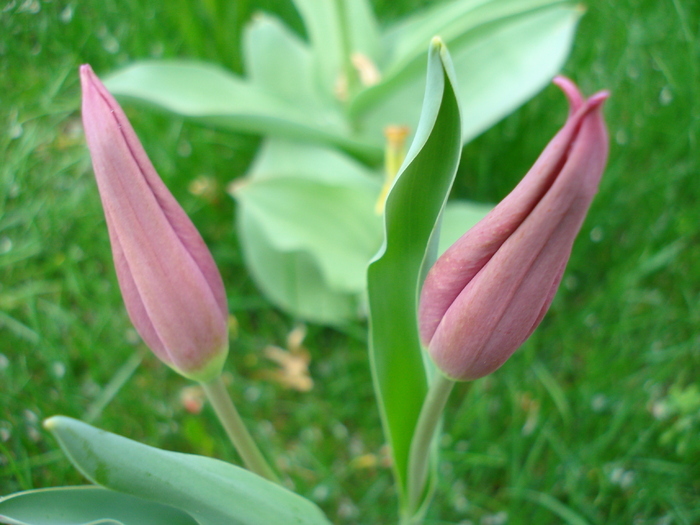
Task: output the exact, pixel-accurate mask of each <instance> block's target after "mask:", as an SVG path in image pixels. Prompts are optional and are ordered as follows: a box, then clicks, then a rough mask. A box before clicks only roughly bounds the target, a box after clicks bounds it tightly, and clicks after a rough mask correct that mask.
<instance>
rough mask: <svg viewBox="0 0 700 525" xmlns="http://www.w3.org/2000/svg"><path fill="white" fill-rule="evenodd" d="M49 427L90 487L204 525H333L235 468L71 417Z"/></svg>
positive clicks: (294, 497) (308, 506) (301, 503)
mask: <svg viewBox="0 0 700 525" xmlns="http://www.w3.org/2000/svg"><path fill="white" fill-rule="evenodd" d="M44 425H45V427H46V428H47V429H48V430H50V431H51V432H52V433H53V434H54V436H55V437H56V439H58V442H59V444H60V445H61V448H62V449H63V451H64V453H65V454H66V456H68V459H70V460H71V462H72V463H73V464H74V465H75V466H76V467H77V468H78V469H79V470H80V471H81V472H82V473H83V475H84V476H86V477H87V478H88V479H89V480H90V481H92V482H94V483H97V484H99V485H102V486H104V487H107V488H109V489H111V490H115V491H117V492H122V493H124V494H129V495H132V496H137V497H139V498H143V499H145V500H149V501H153V502H156V503H161V504H164V505H170V506H172V507H175V508H177V509H180V510H183V511H185V512H187V513H189V514H190V515H191V516H192V517H193V518H194V519H196V520H197V523H199V524H200V525H222V524H224V523H225V524H227V525H269V524H270V523H295V524H299V525H302V524H304V525H329V522H328V520H327V519H326V518H325V517H324V516H323V514H322V512H321V510H320V509H319V508H318V507H317V506H316V505H314V504H313V503H312V502H310V501H308V500H306V499H304V498H302V497H301V496H299V495H297V494H294V493H293V492H290V491H288V490H287V489H285V488H283V487H281V486H279V485H276V484H274V483H271V482H269V481H267V480H265V479H263V478H261V477H260V476H257V475H256V474H253V473H252V472H249V471H247V470H244V469H242V468H239V467H236V466H234V465H231V464H229V463H225V462H223V461H219V460H216V459H211V458H207V457H203V456H195V455H191V454H181V453H177V452H168V451H165V450H160V449H157V448H153V447H149V446H146V445H142V444H141V443H137V442H135V441H131V440H129V439H126V438H124V437H121V436H118V435H116V434H112V433H110V432H105V431H103V430H99V429H97V428H95V427H92V426H90V425H88V424H86V423H83V422H81V421H78V420H76V419H72V418H68V417H63V416H54V417H52V418H50V419H48V420H46V422H45V423H44Z"/></svg>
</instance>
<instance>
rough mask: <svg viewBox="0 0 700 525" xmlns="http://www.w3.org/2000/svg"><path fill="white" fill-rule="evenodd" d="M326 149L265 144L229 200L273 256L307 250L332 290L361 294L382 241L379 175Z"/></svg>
mask: <svg viewBox="0 0 700 525" xmlns="http://www.w3.org/2000/svg"><path fill="white" fill-rule="evenodd" d="M369 173H370V172H368V171H367V170H366V169H365V168H363V167H362V166H361V165H359V164H357V162H355V161H353V160H352V159H350V158H348V157H345V156H342V155H340V154H339V153H337V152H334V151H332V150H328V149H324V148H320V147H318V146H310V145H303V144H293V143H284V142H281V141H269V142H268V143H267V144H266V145H265V147H264V148H263V150H262V151H261V153H260V155H259V159H258V162H256V165H255V166H254V167H253V169H252V170H251V174H250V176H249V178H248V180H247V181H246V182H238V183H236V184H234V185H233V186H234V188H235V190H234V192H233V194H234V196H235V197H236V199H237V201H238V202H239V204H240V205H241V206H242V208H243V212H244V213H245V214H246V215H247V216H248V219H249V220H254V221H255V222H256V223H257V224H258V225H259V227H260V229H261V230H262V231H263V232H264V234H265V237H266V238H267V239H268V240H269V241H270V243H271V245H272V247H273V248H274V249H275V250H277V251H280V252H306V253H308V254H309V255H310V256H311V259H312V260H313V261H314V262H315V263H316V264H317V266H318V268H319V270H320V272H321V275H322V277H323V280H324V282H325V283H326V285H327V286H328V287H329V288H330V289H331V290H333V291H338V292H349V293H354V294H358V293H362V292H363V291H364V290H365V286H366V276H365V270H366V266H367V262H368V261H369V259H370V258H371V257H372V255H373V254H374V253H376V251H377V248H378V247H379V245H380V243H381V218H380V216H379V215H377V214H376V213H375V211H374V207H375V203H376V200H377V196H378V195H379V190H380V182H379V178H378V177H376V178H373V177H371V175H370V174H369Z"/></svg>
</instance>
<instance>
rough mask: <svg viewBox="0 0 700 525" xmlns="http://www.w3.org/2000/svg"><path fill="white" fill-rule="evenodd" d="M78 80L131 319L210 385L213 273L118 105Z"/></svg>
mask: <svg viewBox="0 0 700 525" xmlns="http://www.w3.org/2000/svg"><path fill="white" fill-rule="evenodd" d="M80 79H81V84H82V91H83V106H82V112H83V125H84V128H85V136H86V139H87V143H88V147H89V149H90V155H91V157H92V164H93V168H94V171H95V178H96V179H97V186H98V189H99V193H100V198H101V199H102V205H103V207H104V213H105V217H106V220H107V228H108V230H109V238H110V241H111V245H112V254H113V256H114V266H115V269H116V273H117V278H118V280H119V286H120V288H121V292H122V296H123V298H124V303H125V305H126V309H127V311H128V313H129V317H130V318H131V321H132V322H133V324H134V326H135V327H136V330H137V331H138V332H139V334H140V335H141V337H142V338H143V340H144V341H145V343H146V344H147V345H148V346H149V347H150V348H151V350H152V351H153V352H154V353H155V354H156V355H157V356H158V357H159V358H160V359H161V360H162V361H163V362H165V363H166V364H167V365H168V366H170V367H171V368H173V369H174V370H175V371H177V372H178V373H180V374H182V375H183V376H185V377H189V378H191V379H195V380H198V381H208V380H210V379H213V378H214V377H216V376H217V375H218V374H220V373H221V369H222V366H223V363H224V361H225V359H226V355H227V353H228V328H227V320H228V308H227V305H226V294H225V291H224V286H223V282H222V280H221V276H220V274H219V271H218V269H217V268H216V265H215V263H214V260H213V259H212V257H211V254H210V253H209V250H208V249H207V247H206V245H205V244H204V241H203V240H202V238H201V236H200V235H199V232H197V230H196V228H195V227H194V225H193V224H192V222H191V221H190V219H189V218H188V217H187V215H186V214H185V212H184V211H183V209H182V208H181V207H180V206H179V205H178V203H177V201H176V200H175V199H174V197H173V196H172V195H171V194H170V192H169V191H168V189H167V188H166V187H165V185H164V184H163V182H162V181H161V180H160V178H159V177H158V174H157V173H156V171H155V169H154V168H153V165H152V164H151V161H150V160H149V159H148V156H147V155H146V152H145V151H144V149H143V147H142V146H141V143H140V142H139V140H138V138H137V137H136V133H135V132H134V130H133V128H132V127H131V124H130V123H129V121H128V120H127V118H126V116H125V115H124V112H123V111H122V109H121V108H120V107H119V104H117V102H116V101H115V100H114V98H113V97H112V96H111V95H110V94H109V92H108V91H107V89H106V88H105V87H104V86H103V85H102V83H101V82H100V81H99V79H98V78H97V77H96V76H95V74H94V73H93V71H92V69H91V68H90V66H89V65H83V66H81V68H80Z"/></svg>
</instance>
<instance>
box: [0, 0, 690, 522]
mask: <svg viewBox="0 0 700 525" xmlns="http://www.w3.org/2000/svg"><path fill="white" fill-rule="evenodd" d="M428 3H430V2H428V1H425V0H424V1H420V0H402V1H400V2H398V1H391V0H375V1H374V2H373V4H374V5H375V8H376V12H377V13H378V16H379V18H380V20H382V21H389V20H392V19H395V18H397V17H400V16H401V15H402V14H405V13H407V12H409V11H410V10H412V9H415V8H417V7H418V6H420V5H423V4H428ZM587 4H588V5H587V12H586V14H585V16H584V17H583V18H582V21H581V23H580V26H579V30H578V34H577V38H576V42H575V47H574V50H573V52H572V55H571V57H570V59H569V60H568V62H567V64H566V66H565V68H564V73H565V74H566V75H568V76H570V77H571V78H573V79H574V80H576V82H578V83H579V85H580V86H581V88H582V89H583V91H584V93H587V94H590V93H593V92H594V91H597V90H599V89H603V88H607V89H609V90H610V91H611V92H612V96H611V98H610V100H609V101H608V102H607V103H606V111H605V113H606V120H607V122H608V125H609V131H610V135H611V154H610V161H609V165H608V169H607V171H606V174H605V176H604V178H603V182H602V185H601V188H600V192H599V194H598V196H597V197H596V200H595V201H594V203H593V207H592V209H591V212H590V213H589V216H588V218H587V220H586V222H585V224H584V226H583V229H582V231H581V234H580V235H579V238H578V240H577V242H576V245H575V247H574V252H573V255H572V258H571V261H570V263H569V266H568V267H567V271H566V274H565V276H564V280H563V284H562V286H561V289H560V291H559V293H558V295H557V297H556V299H555V301H554V304H553V306H552V308H551V310H550V313H549V314H548V315H547V316H546V317H545V319H544V322H543V323H542V325H541V327H540V328H539V329H538V330H537V331H536V332H535V334H534V335H533V337H532V338H531V339H530V340H529V341H528V342H527V343H526V344H525V345H524V346H523V347H522V349H521V350H519V351H518V352H517V353H516V354H515V355H514V357H513V358H512V359H511V360H510V361H508V362H507V363H506V364H505V365H504V366H503V368H501V369H500V370H498V371H497V372H496V373H494V374H493V375H491V376H488V377H486V378H484V379H481V380H478V381H477V382H475V384H473V385H472V386H471V388H469V387H468V386H467V385H458V387H457V388H456V389H455V392H454V393H453V394H452V397H451V399H450V403H449V405H448V409H447V411H448V413H447V417H446V425H445V434H444V435H443V436H442V439H441V442H440V444H441V446H442V448H443V456H442V462H441V464H440V466H439V486H438V491H437V495H436V499H435V502H434V505H433V506H432V508H431V510H430V512H429V514H428V517H427V519H426V521H425V523H426V525H438V524H447V523H463V524H467V523H471V524H480V525H497V524H506V523H507V524H509V525H521V524H522V525H526V524H528V525H531V524H538V525H539V524H544V525H546V524H558V523H567V524H569V525H583V524H590V525H593V524H634V525H671V524H683V525H691V524H695V523H700V330H698V327H700V205H698V202H700V181H699V180H698V176H699V175H700V153H698V140H700V7H698V6H697V5H696V3H695V2H694V0H621V1H616V2H615V1H612V0H590V1H589V2H587ZM259 9H263V10H267V11H271V12H274V13H277V14H278V15H279V16H281V17H283V18H284V19H285V20H286V21H287V22H288V23H289V24H290V25H291V26H292V27H294V28H295V29H297V30H298V31H303V29H302V26H301V21H300V19H299V17H298V15H296V13H295V12H294V10H293V8H292V7H291V3H290V2H287V1H286V0H285V1H281V0H277V1H273V0H261V1H258V2H253V1H247V0H240V1H230V2H224V1H223V0H221V1H218V2H217V1H215V0H212V1H211V2H187V1H186V0H176V1H171V2H166V1H158V0H154V1H153V2H139V1H137V0H128V1H123V2H118V1H115V0H106V1H104V2H96V1H93V2H82V3H79V2H63V1H57V0H49V1H40V0H21V1H15V0H11V1H10V0H6V1H5V2H4V3H3V5H2V7H0V93H1V95H0V122H2V125H0V158H2V163H0V276H1V277H0V495H6V494H9V493H11V492H15V491H19V490H26V489H30V488H38V487H49V486H56V485H69V484H80V483H84V480H83V479H82V478H81V475H80V474H79V473H78V472H77V471H76V470H75V469H74V468H73V467H72V466H71V465H70V463H69V462H68V461H67V460H66V459H64V457H63V455H62V454H61V453H60V452H59V451H58V449H57V445H56V442H55V441H54V440H53V438H52V437H51V435H50V434H49V433H47V432H46V431H44V430H43V429H42V427H41V421H42V420H43V419H44V418H46V417H49V416H51V415H54V414H64V415H69V416H73V417H77V418H81V419H84V420H86V421H89V422H91V423H92V424H94V425H96V426H98V427H100V428H104V429H106V430H109V431H113V432H117V433H119V434H122V435H124V436H127V437H129V438H131V439H134V440H137V441H141V442H144V443H147V444H150V445H154V446H158V447H162V448H166V449H169V450H177V451H182V452H192V453H198V454H204V455H211V456H216V457H220V458H224V459H227V460H231V461H234V462H236V461H238V458H237V456H236V454H235V452H234V451H233V450H232V449H231V447H230V445H229V444H228V442H227V441H226V440H225V437H224V435H223V433H222V432H221V430H220V428H219V425H218V422H217V420H216V419H215V416H214V414H213V413H212V412H211V411H210V410H209V408H208V407H205V408H204V410H203V411H202V414H200V415H196V414H193V413H191V412H190V411H188V410H187V409H186V406H188V405H187V404H186V403H184V402H183V396H186V395H188V394H189V393H190V391H189V390H187V387H189V386H191V383H189V382H188V381H186V380H185V379H183V378H181V377H179V376H177V375H176V374H174V373H173V372H172V371H170V370H169V369H168V368H167V367H165V366H163V365H162V364H161V363H160V362H159V361H158V360H157V359H156V358H155V357H153V356H152V355H151V354H150V353H149V352H148V350H147V349H146V348H145V347H144V346H143V344H142V343H141V342H140V340H139V338H138V336H137V334H136V332H135V331H134V330H133V328H132V327H131V324H130V322H129V320H128V318H127V315H126V313H125V311H124V308H123V304H122V302H121V297H120V294H119V290H118V286H117V283H116V278H115V275H114V270H113V267H112V260H111V252H110V249H109V241H108V237H107V231H106V226H105V223H104V216H103V213H102V209H101V206H100V202H99V196H98V194H97V190H96V186H95V183H94V177H93V175H92V168H91V165H90V160H89V156H88V152H87V149H86V146H85V141H84V137H83V134H82V127H81V122H80V113H79V106H80V93H79V81H78V69H77V68H78V66H79V65H80V64H82V63H90V64H92V66H93V68H94V69H95V71H96V72H97V73H98V74H105V73H107V72H110V71H112V70H114V69H116V68H117V67H119V66H123V65H126V64H128V63H130V62H131V61H133V60H135V59H139V58H147V57H155V58H161V57H163V58H165V57H188V58H197V59H202V60H208V61H212V62H217V63H221V64H223V65H225V66H226V67H229V68H230V69H232V70H234V71H237V72H241V67H242V65H241V57H240V49H239V46H238V42H239V39H240V35H241V31H242V28H243V27H244V25H245V24H246V22H247V21H248V20H249V19H250V17H251V16H252V13H253V12H255V11H256V10H259ZM126 110H127V113H128V115H129V116H130V118H131V119H132V123H133V125H134V128H135V129H136V130H137V132H138V134H139V136H140V138H141V140H142V141H143V143H144V146H145V148H146V150H147V151H148V152H149V155H150V157H151V159H152V160H153V162H154V164H155V166H156V168H157V169H158V171H159V173H160V175H161V176H162V177H163V179H164V180H165V182H166V184H167V185H168V186H169V187H170V188H171V190H172V192H173V193H174V195H175V196H176V198H177V199H178V200H179V201H180V202H181V203H182V204H183V207H184V208H185V209H186V211H187V212H188V213H189V214H190V216H191V217H192V219H193V221H194V222H195V224H196V225H197V227H198V228H199V229H200V231H201V232H202V234H203V236H204V238H205V240H206V241H207V243H208V245H209V246H210V247H211V250H212V252H213V254H214V258H215V259H216V261H217V263H218V264H219V267H220V269H221V271H222V274H223V277H224V281H225V282H226V285H227V293H228V298H229V308H230V311H231V313H232V315H233V316H235V320H236V322H235V323H232V337H233V338H234V340H233V343H232V350H231V355H230V359H229V361H228V363H227V367H226V374H227V378H228V380H229V381H230V386H229V388H230V390H231V392H232V395H233V397H234V399H235V400H236V401H237V403H238V405H239V409H240V411H241V413H242V415H243V417H244V419H245V420H246V421H247V422H248V423H249V425H250V428H251V430H252V432H253V434H254V435H255V436H256V438H258V439H259V441H260V442H261V443H262V447H263V449H265V450H269V451H272V456H274V458H275V463H276V464H277V466H278V467H279V469H280V470H281V471H282V472H283V474H284V477H285V478H286V480H287V483H288V485H289V486H290V487H292V488H294V489H295V490H296V491H298V492H299V493H301V494H303V495H305V496H307V497H309V498H311V499H312V500H314V501H316V502H317V503H318V504H319V505H320V506H321V507H322V508H323V510H324V511H326V512H327V514H328V516H329V517H330V519H331V521H333V522H334V523H353V524H354V523H360V524H370V523H391V522H392V521H393V516H394V515H395V514H394V506H395V494H394V492H393V489H392V481H391V471H390V469H389V468H388V466H387V464H386V461H385V450H384V449H383V438H382V433H381V429H380V422H379V415H378V413H377V411H376V408H375V404H374V399H373V392H372V386H371V378H370V371H369V365H368V361H367V355H366V347H365V341H366V330H367V329H366V326H365V325H363V324H361V323H358V324H356V325H350V326H347V327H345V328H344V329H343V330H334V329H330V328H325V327H321V326H314V325H309V326H307V331H308V333H307V336H306V339H305V341H304V345H305V346H306V347H307V348H308V350H309V352H310V354H311V363H310V372H311V376H312V378H313V381H314V387H313V388H312V389H311V390H310V391H308V392H300V391H296V390H293V389H287V388H285V387H284V386H283V385H280V384H279V383H278V382H275V381H274V380H270V379H269V377H270V371H272V370H274V366H275V365H274V364H273V363H272V362H271V361H270V360H268V359H267V358H266V357H265V354H264V350H265V348H266V347H267V346H268V345H277V346H282V347H284V346H285V345H286V338H287V335H288V333H289V332H290V331H291V330H293V329H294V328H295V327H297V322H296V320H295V319H293V318H290V317H289V316H287V315H286V314H284V313H283V312H281V311H279V310H276V309H275V308H273V307H272V306H271V305H270V303H269V302H267V301H266V299H264V298H263V297H262V296H261V295H260V293H259V292H258V291H257V289H256V288H255V285H254V284H253V282H252V281H251V279H250V278H249V277H248V275H247V273H246V269H245V267H244V264H243V260H242V255H241V252H240V249H239V246H238V242H237V239H236V234H235V229H234V223H233V217H234V202H233V200H232V199H231V198H230V197H229V196H228V195H227V194H226V193H225V187H226V185H227V184H228V183H229V182H230V181H231V180H232V179H234V178H235V177H238V176H240V175H241V174H242V173H244V171H245V170H246V168H247V167H248V164H249V163H250V161H251V159H252V157H253V155H254V153H255V148H256V146H257V144H258V138H256V137H253V136H242V135H237V134H233V133H228V132H223V131H220V130H215V129H210V128H205V127H202V126H199V125H197V124H194V123H192V122H188V121H186V120H183V119H181V118H176V117H172V116H170V115H165V114H163V113H158V112H156V111H153V110H151V109H147V108H143V107H138V106H135V105H128V106H126ZM565 116H566V107H565V102H564V100H563V97H562V95H561V94H560V92H559V91H558V90H557V89H556V88H555V87H548V88H546V89H545V90H544V91H543V92H542V93H540V94H539V95H538V96H537V97H535V98H534V99H533V100H532V101H530V102H529V103H527V104H526V105H525V106H523V107H522V108H521V109H519V110H518V111H517V112H516V113H514V114H513V115H511V116H510V117H508V118H506V119H505V120H504V121H502V122H501V123H499V124H498V125H497V126H495V127H494V128H492V129H491V130H489V131H488V132H486V133H484V134H483V135H482V136H480V137H479V138H477V139H476V140H474V141H473V142H472V143H470V144H468V145H467V146H466V147H465V149H464V153H463V157H462V165H461V167H460V171H459V174H458V178H457V183H456V188H455V193H456V194H458V195H459V196H462V197H469V198H472V199H474V200H478V201H483V202H497V201H498V200H500V199H501V198H503V197H504V196H505V195H506V194H507V193H508V191H510V189H512V187H513V186H514V185H515V184H516V183H517V181H518V180H519V179H520V178H521V177H522V175H523V174H524V173H525V172H526V171H527V169H528V167H529V166H530V165H531V164H532V163H533V162H534V160H535V159H536V157H537V155H538V153H539V152H540V151H541V149H542V148H543V147H544V145H545V144H546V142H547V141H548V139H549V138H550V137H551V136H552V135H553V134H554V133H555V132H556V130H557V129H558V127H559V126H561V124H562V123H563V122H564V119H565ZM193 181H198V182H199V183H200V187H201V183H202V182H206V184H207V187H208V188H209V191H207V192H201V191H196V188H195V187H194V186H193V184H192V183H193Z"/></svg>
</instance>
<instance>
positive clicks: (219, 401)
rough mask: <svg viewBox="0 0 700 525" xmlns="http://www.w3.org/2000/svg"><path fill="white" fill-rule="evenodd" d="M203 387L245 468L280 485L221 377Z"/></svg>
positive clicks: (204, 384)
mask: <svg viewBox="0 0 700 525" xmlns="http://www.w3.org/2000/svg"><path fill="white" fill-rule="evenodd" d="M201 385H202V388H203V389H204V392H205V393H206V394H207V397H208V398H209V401H210V402H211V404H212V406H213V407H214V412H216V415H217V416H218V417H219V421H221V424H222V425H223V427H224V430H226V434H227V435H228V437H229V439H230V440H231V443H233V446H234V447H235V448H236V450H237V451H238V454H239V455H240V456H241V459H242V460H243V464H244V465H245V467H246V468H247V469H248V470H250V471H251V472H255V473H256V474H258V475H259V476H262V477H263V478H266V479H268V480H270V481H274V482H275V483H279V478H278V477H277V474H275V472H274V470H272V467H270V465H269V464H268V462H267V461H266V460H265V457H264V456H263V455H262V452H260V449H259V448H258V446H257V445H256V444H255V440H254V439H253V436H251V435H250V432H248V429H247V428H246V426H245V424H244V423H243V420H242V419H241V416H240V415H239V414H238V410H236V407H235V405H234V404H233V400H232V399H231V396H230V395H229V393H228V390H227V389H226V385H224V382H223V380H222V377H221V375H219V376H218V377H216V378H215V379H214V380H212V381H210V382H208V383H201Z"/></svg>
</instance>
